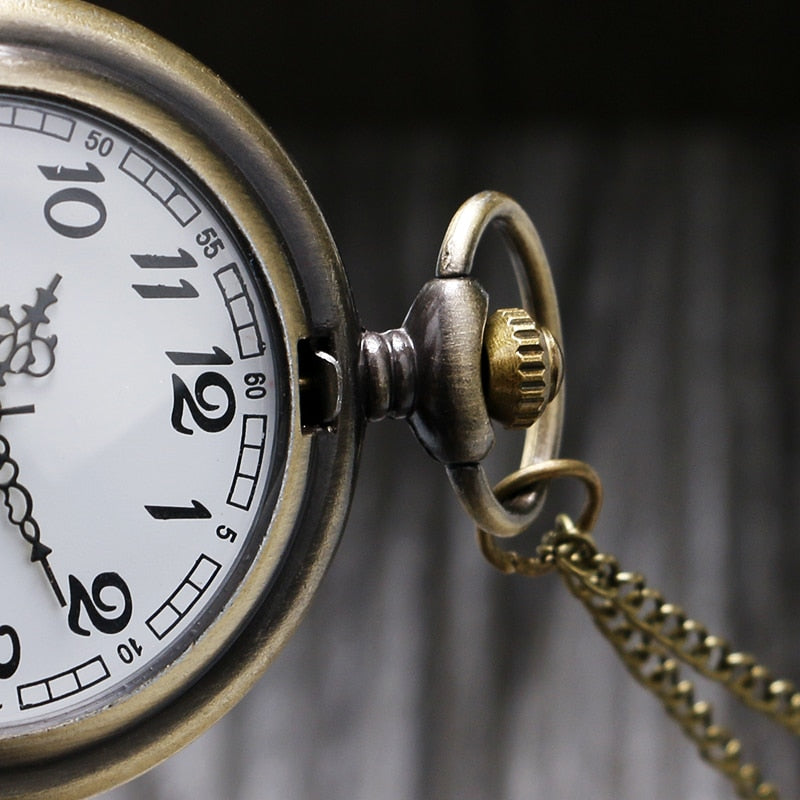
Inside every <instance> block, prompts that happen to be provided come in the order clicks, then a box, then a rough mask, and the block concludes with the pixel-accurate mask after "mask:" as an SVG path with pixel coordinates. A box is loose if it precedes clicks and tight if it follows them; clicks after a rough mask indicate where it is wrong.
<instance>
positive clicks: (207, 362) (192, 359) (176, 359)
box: [167, 347, 233, 367]
mask: <svg viewBox="0 0 800 800" xmlns="http://www.w3.org/2000/svg"><path fill="white" fill-rule="evenodd" d="M167 358H168V359H169V360H170V361H171V362H172V363H173V364H174V365H175V366H176V367H193V366H202V367H209V366H227V365H228V364H233V359H232V358H231V357H230V356H229V355H228V354H227V353H226V352H225V351H224V350H223V349H222V348H221V347H214V348H213V350H212V352H211V353H184V352H181V351H178V350H167Z"/></svg>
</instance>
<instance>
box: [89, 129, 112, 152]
mask: <svg viewBox="0 0 800 800" xmlns="http://www.w3.org/2000/svg"><path fill="white" fill-rule="evenodd" d="M83 146H84V147H85V148H86V149H87V150H96V151H97V153H98V155H100V156H101V157H102V158H105V157H106V156H107V155H108V154H109V153H110V152H111V151H112V150H113V149H114V140H113V139H112V138H111V137H110V136H103V134H102V133H101V132H100V131H89V135H88V136H87V137H86V141H85V142H84V143H83Z"/></svg>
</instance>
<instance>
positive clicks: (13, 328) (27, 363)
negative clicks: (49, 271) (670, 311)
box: [0, 273, 61, 386]
mask: <svg viewBox="0 0 800 800" xmlns="http://www.w3.org/2000/svg"><path fill="white" fill-rule="evenodd" d="M60 282H61V276H60V275H59V274H57V273H56V275H55V277H54V278H53V280H52V281H50V285H49V286H48V287H47V288H46V289H42V288H41V287H40V288H38V289H37V290H36V302H35V303H34V304H33V305H32V306H30V305H26V304H23V305H22V315H21V317H20V318H19V319H17V318H15V317H14V315H13V314H12V313H11V309H10V307H9V306H8V305H4V306H0V386H4V385H5V382H6V381H5V377H6V375H7V374H9V373H11V374H23V373H24V374H27V375H32V376H33V377H36V378H38V377H41V376H43V375H47V374H48V373H49V372H50V371H51V370H52V369H53V367H54V366H55V363H56V356H55V349H56V345H57V344H58V339H57V337H56V336H53V335H50V336H40V335H39V328H40V327H41V326H43V325H47V323H48V322H50V319H49V317H48V316H47V309H48V308H49V307H50V306H51V305H53V303H56V302H58V298H57V297H56V294H55V292H56V288H57V287H58V284H59V283H60Z"/></svg>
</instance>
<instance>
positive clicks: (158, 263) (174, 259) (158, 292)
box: [131, 248, 200, 300]
mask: <svg viewBox="0 0 800 800" xmlns="http://www.w3.org/2000/svg"><path fill="white" fill-rule="evenodd" d="M131 258H132V259H133V260H134V261H135V262H136V265H137V266H138V267H139V268H140V269H194V268H195V267H196V266H197V261H195V260H194V258H193V257H192V255H191V253H187V252H186V250H183V249H182V248H179V249H178V255H177V256H165V255H152V254H150V253H145V254H142V255H131ZM132 286H133V289H134V291H135V292H136V293H137V294H138V295H139V297H143V298H144V299H145V300H176V299H178V300H179V299H191V298H194V297H199V296H200V294H199V292H198V291H197V289H195V288H194V286H192V284H191V283H189V281H187V280H186V279H185V278H181V279H180V284H179V285H177V286H175V285H172V286H168V285H166V284H163V283H158V284H149V283H134V284H132Z"/></svg>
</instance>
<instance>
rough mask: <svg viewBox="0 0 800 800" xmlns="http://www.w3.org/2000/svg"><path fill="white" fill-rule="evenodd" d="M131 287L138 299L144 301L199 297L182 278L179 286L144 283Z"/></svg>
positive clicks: (195, 290)
mask: <svg viewBox="0 0 800 800" xmlns="http://www.w3.org/2000/svg"><path fill="white" fill-rule="evenodd" d="M132 286H133V288H134V290H135V291H136V293H137V294H138V295H139V297H143V298H144V299H145V300H163V299H176V298H193V297H199V296H200V293H199V292H198V291H197V289H195V288H194V286H192V284H191V283H189V281H187V280H184V279H183V278H181V282H180V286H166V285H165V284H163V283H159V284H157V285H155V286H151V285H150V284H144V283H134V284H132Z"/></svg>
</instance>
